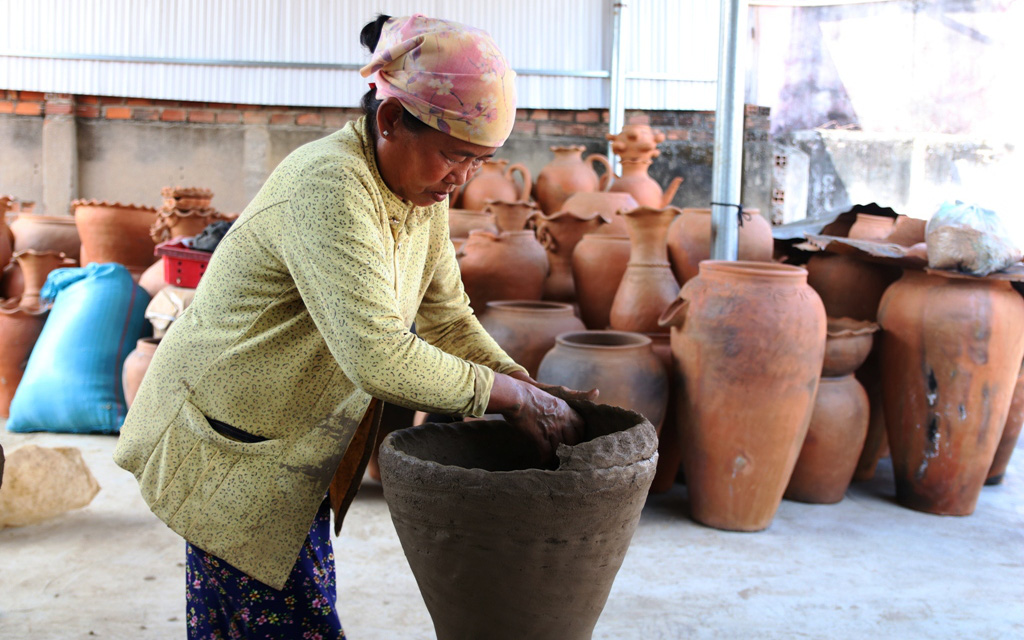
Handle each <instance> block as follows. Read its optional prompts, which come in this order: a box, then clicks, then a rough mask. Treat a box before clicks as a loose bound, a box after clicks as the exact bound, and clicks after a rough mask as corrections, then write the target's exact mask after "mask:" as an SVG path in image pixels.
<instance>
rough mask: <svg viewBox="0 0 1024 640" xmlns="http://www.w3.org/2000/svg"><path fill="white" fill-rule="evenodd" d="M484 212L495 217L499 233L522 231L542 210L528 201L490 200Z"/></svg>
mask: <svg viewBox="0 0 1024 640" xmlns="http://www.w3.org/2000/svg"><path fill="white" fill-rule="evenodd" d="M484 211H486V212H487V213H490V214H492V215H493V216H494V225H495V226H496V227H498V231H522V230H524V229H526V228H527V222H528V221H529V220H530V219H531V218H533V216H534V215H535V214H537V213H539V212H540V209H538V208H537V205H535V204H534V203H533V202H530V201H528V200H488V201H487V203H486V204H485V205H484Z"/></svg>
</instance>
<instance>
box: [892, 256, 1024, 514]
mask: <svg viewBox="0 0 1024 640" xmlns="http://www.w3.org/2000/svg"><path fill="white" fill-rule="evenodd" d="M878 323H879V324H880V325H882V329H883V330H884V333H883V334H882V365H883V366H882V381H883V384H884V401H885V423H886V428H887V431H888V435H889V449H890V452H891V455H892V466H893V473H894V476H895V479H896V499H897V500H898V501H899V503H900V504H902V505H904V506H906V507H909V508H911V509H916V510H918V511H926V512H928V513H935V514H940V515H962V516H965V515H970V514H971V513H973V512H974V508H975V505H976V503H977V500H978V495H979V494H980V493H981V488H982V486H983V485H984V483H985V478H986V477H987V475H988V470H989V467H990V466H991V464H992V460H993V457H994V456H995V452H996V447H997V446H998V445H999V438H1000V436H1001V435H1002V431H1003V426H1004V424H1005V423H1006V418H1007V415H1008V414H1009V411H1010V402H1011V400H1012V398H1013V391H1014V386H1015V383H1016V381H1017V377H1018V374H1019V372H1020V367H1021V359H1022V358H1024V299H1021V296H1020V294H1018V293H1017V292H1016V291H1014V290H1013V289H1012V288H1011V287H1010V284H1009V283H1008V282H1001V281H996V280H989V279H981V278H971V277H967V276H958V275H957V274H953V273H948V272H942V271H938V270H935V271H932V270H929V271H927V272H925V271H913V270H906V271H905V273H904V275H903V277H902V278H901V279H900V280H898V281H897V282H896V283H894V284H893V285H892V286H891V287H889V289H888V290H887V291H886V292H885V296H884V297H883V298H882V302H881V305H879V309H878Z"/></svg>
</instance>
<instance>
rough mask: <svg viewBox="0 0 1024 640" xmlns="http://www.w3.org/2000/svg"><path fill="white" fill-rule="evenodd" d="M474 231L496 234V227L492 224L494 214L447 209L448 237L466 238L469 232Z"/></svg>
mask: <svg viewBox="0 0 1024 640" xmlns="http://www.w3.org/2000/svg"><path fill="white" fill-rule="evenodd" d="M476 229H480V230H481V231H490V232H491V233H498V227H497V225H495V224H494V214H493V213H488V212H486V211H470V210H469V209H448V236H449V237H451V238H468V237H469V232H470V231H474V230H476Z"/></svg>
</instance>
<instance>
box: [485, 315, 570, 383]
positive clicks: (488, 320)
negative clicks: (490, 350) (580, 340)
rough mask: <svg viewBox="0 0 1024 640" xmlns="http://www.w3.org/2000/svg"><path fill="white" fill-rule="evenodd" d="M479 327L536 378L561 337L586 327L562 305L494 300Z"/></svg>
mask: <svg viewBox="0 0 1024 640" xmlns="http://www.w3.org/2000/svg"><path fill="white" fill-rule="evenodd" d="M480 324H481V325H483V327H484V329H485V330H486V331H487V333H488V334H489V335H490V336H491V337H492V338H494V341H495V342H497V343H498V346H500V347H501V348H502V349H504V351H505V353H507V354H508V355H509V356H510V357H511V358H512V359H513V360H515V361H516V363H517V364H520V365H522V366H523V367H525V368H526V370H527V371H528V372H529V373H530V376H532V377H534V378H536V376H537V368H538V367H539V366H540V362H541V360H542V359H543V358H544V354H546V353H547V352H548V351H550V350H551V348H552V347H554V346H555V338H556V337H557V336H559V335H560V334H563V333H567V332H573V331H583V330H585V329H586V327H585V326H584V325H583V322H582V321H581V320H580V319H579V318H577V317H576V315H575V313H573V308H572V305H570V304H566V303H564V302H542V301H534V300H495V301H492V302H488V303H487V310H486V311H485V312H484V313H483V315H481V316H480Z"/></svg>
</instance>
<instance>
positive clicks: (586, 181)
mask: <svg viewBox="0 0 1024 640" xmlns="http://www.w3.org/2000/svg"><path fill="white" fill-rule="evenodd" d="M584 150H586V147H583V146H568V147H551V152H552V153H554V154H555V157H554V158H553V159H552V160H551V162H549V163H548V164H547V165H545V166H544V168H543V169H541V170H540V173H539V174H537V183H536V185H535V187H534V198H535V199H536V200H537V203H538V204H539V205H540V208H541V211H543V212H544V213H546V214H547V215H551V214H553V213H555V212H556V211H564V210H566V208H565V207H564V205H565V201H566V200H567V199H568V198H569V197H571V196H572V195H573V194H577V193H589V192H594V191H604V190H605V189H607V188H608V181H609V180H610V179H611V176H612V167H611V164H610V163H609V162H608V158H607V157H606V156H604V155H601V154H600V153H593V154H591V155H589V156H587V157H586V159H584V158H583V152H584ZM594 162H596V163H598V164H600V165H601V166H602V167H603V168H604V173H603V174H602V175H601V177H600V178H599V177H598V175H597V172H596V171H594V169H593V168H592V164H593V163H594ZM634 206H636V205H634ZM577 213H580V212H578V211H577ZM583 213H591V212H590V211H584V212H583Z"/></svg>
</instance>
